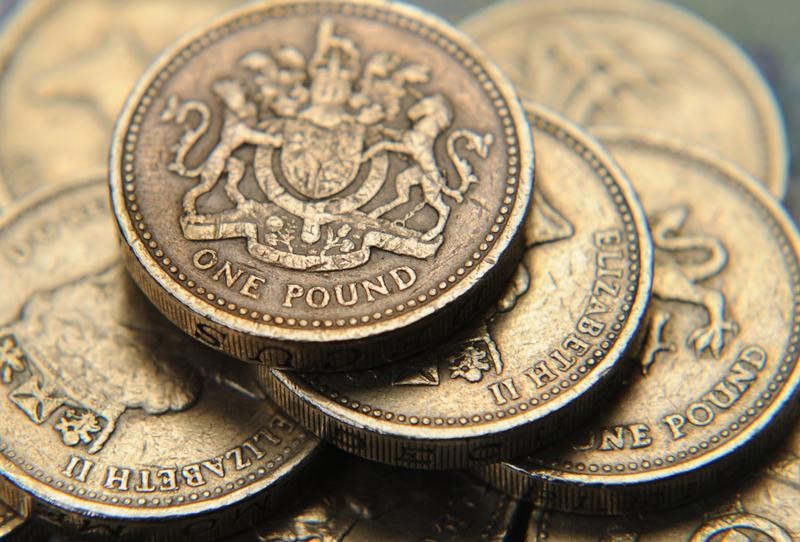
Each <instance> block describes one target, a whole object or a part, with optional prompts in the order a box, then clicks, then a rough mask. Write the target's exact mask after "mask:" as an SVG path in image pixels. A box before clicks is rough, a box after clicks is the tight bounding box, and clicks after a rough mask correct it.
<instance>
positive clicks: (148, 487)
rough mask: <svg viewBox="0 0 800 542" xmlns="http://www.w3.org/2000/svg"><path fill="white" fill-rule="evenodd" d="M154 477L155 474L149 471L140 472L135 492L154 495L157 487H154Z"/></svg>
mask: <svg viewBox="0 0 800 542" xmlns="http://www.w3.org/2000/svg"><path fill="white" fill-rule="evenodd" d="M152 476H153V473H152V472H150V471H149V470H147V469H145V470H142V471H139V483H138V484H137V485H136V487H135V488H134V491H138V492H140V493H153V492H154V491H155V490H156V486H154V485H153V482H152V480H151V478H152Z"/></svg>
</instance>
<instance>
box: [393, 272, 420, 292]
mask: <svg viewBox="0 0 800 542" xmlns="http://www.w3.org/2000/svg"><path fill="white" fill-rule="evenodd" d="M389 275H390V276H391V277H392V279H394V283H395V284H396V285H397V289H398V290H400V291H401V292H404V291H406V290H408V289H409V288H411V287H412V286H414V284H415V283H416V282H417V273H416V271H414V270H413V269H411V268H410V267H405V266H403V267H398V268H397V269H393V270H391V271H389Z"/></svg>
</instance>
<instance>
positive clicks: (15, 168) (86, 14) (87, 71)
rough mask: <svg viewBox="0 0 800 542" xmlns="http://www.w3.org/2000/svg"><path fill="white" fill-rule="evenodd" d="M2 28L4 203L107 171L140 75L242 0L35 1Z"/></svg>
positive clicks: (0, 194)
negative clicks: (117, 128) (117, 127)
mask: <svg viewBox="0 0 800 542" xmlns="http://www.w3.org/2000/svg"><path fill="white" fill-rule="evenodd" d="M17 4H19V5H18V6H17V7H16V9H15V11H14V12H12V14H11V16H10V20H9V21H8V22H7V23H5V25H4V28H3V32H2V34H0V65H2V71H0V206H5V205H6V204H8V203H9V202H10V201H11V200H13V199H17V198H20V197H22V196H24V195H26V194H28V193H30V192H32V191H34V190H36V189H38V188H44V187H48V186H54V185H62V184H66V183H69V182H75V181H85V180H87V179H89V178H91V176H92V175H96V176H97V177H100V176H103V175H105V171H106V168H107V163H108V147H109V141H108V138H109V134H110V133H111V132H112V129H113V126H114V121H115V120H116V117H117V115H118V114H119V110H120V109H121V108H122V105H123V103H124V102H125V97H126V96H127V95H128V93H129V92H130V89H131V87H133V85H134V83H135V82H136V79H137V78H138V77H139V76H140V75H141V73H142V72H143V71H144V69H145V68H146V67H147V66H148V64H150V62H151V61H152V59H153V58H154V57H155V56H156V54H157V53H158V52H159V51H160V50H161V49H162V48H163V47H164V46H166V45H167V44H169V43H170V42H171V41H173V40H174V39H176V38H177V37H178V36H180V35H181V34H182V33H184V32H185V31H187V30H189V29H190V28H192V27H194V26H196V25H199V24H200V23H202V22H205V21H206V20H208V19H209V18H211V17H213V16H214V15H216V14H218V13H219V12H221V11H222V10H225V9H227V8H229V7H232V6H234V5H239V4H241V1H240V0H136V2H124V1H119V0H68V1H67V0H26V1H24V2H17Z"/></svg>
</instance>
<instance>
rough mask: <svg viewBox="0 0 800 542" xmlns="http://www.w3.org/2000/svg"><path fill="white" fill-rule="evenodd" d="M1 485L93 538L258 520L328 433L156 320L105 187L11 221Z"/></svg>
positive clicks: (1, 231)
mask: <svg viewBox="0 0 800 542" xmlns="http://www.w3.org/2000/svg"><path fill="white" fill-rule="evenodd" d="M0 247H2V253H3V256H4V257H3V259H2V265H0V284H2V288H0V291H1V292H2V294H0V299H2V302H0V473H2V478H0V486H2V487H1V488H0V489H1V490H2V492H3V494H4V495H6V494H8V495H12V496H13V497H14V498H16V499H19V500H20V502H23V503H25V505H26V508H29V509H30V510H31V515H32V516H37V517H39V518H40V519H43V520H44V521H46V522H50V523H53V524H55V525H57V526H58V528H59V529H71V530H73V531H75V532H77V533H78V534H82V535H86V536H88V535H96V536H106V537H112V538H115V539H123V540H142V539H145V538H147V539H148V540H160V539H162V538H163V539H168V540H175V539H177V538H178V537H190V538H191V539H192V540H198V539H209V538H212V537H215V536H218V535H219V534H220V533H221V532H224V531H225V530H227V529H228V528H231V529H233V528H245V527H247V526H249V525H252V524H253V522H254V521H255V520H256V519H258V518H259V517H260V515H261V513H262V510H261V508H263V507H264V506H265V505H266V504H267V503H270V502H272V500H273V499H280V498H281V497H280V496H281V495H283V494H284V492H287V491H291V490H292V489H293V485H294V484H293V481H296V480H297V476H296V475H298V474H300V473H301V471H303V470H304V469H305V468H306V465H307V464H308V462H309V460H310V459H311V458H312V457H313V455H314V452H315V451H316V450H317V448H318V446H319V443H318V441H317V439H316V438H314V437H313V436H311V435H310V434H309V433H307V432H306V431H304V430H303V429H301V428H300V427H298V426H297V425H296V424H295V423H294V422H293V421H292V420H290V419H289V418H288V417H287V416H286V415H284V414H283V413H282V412H281V411H280V410H278V408H277V407H276V406H275V405H274V404H273V403H271V402H270V401H267V400H266V399H264V398H263V395H261V394H260V393H259V392H258V390H257V389H254V387H253V385H252V384H251V381H252V380H253V379H254V378H255V377H254V376H253V375H252V374H251V368H250V367H249V366H247V365H245V364H231V363H227V364H226V363H224V362H225V360H221V359H218V355H217V354H215V353H213V352H209V351H207V350H206V349H204V348H202V347H200V346H199V345H198V344H196V343H195V342H194V341H191V340H190V339H188V338H187V337H185V336H184V335H183V334H182V333H180V332H179V331H178V330H177V329H174V327H173V326H172V325H171V324H169V322H167V321H166V320H165V319H164V318H163V317H161V316H160V315H159V314H158V313H157V312H156V311H155V309H154V308H153V307H152V305H150V304H149V303H148V302H147V300H146V299H144V298H143V296H141V294H140V292H139V291H138V289H137V288H136V286H135V285H134V284H133V282H132V281H131V280H130V279H129V278H128V276H127V274H126V273H125V271H124V268H123V265H122V263H121V262H120V261H119V255H118V245H117V242H116V235H115V231H114V228H113V224H112V221H111V220H110V213H109V209H108V204H107V184H106V183H104V182H93V183H90V184H83V185H77V186H75V187H73V188H69V189H64V190H63V191H62V192H60V193H54V194H52V195H46V196H42V197H41V198H39V199H37V200H33V201H31V202H29V203H28V204H27V205H25V206H24V207H21V208H19V209H17V210H15V211H13V212H10V213H9V214H8V215H7V216H6V218H5V219H4V220H3V223H2V224H1V225H0Z"/></svg>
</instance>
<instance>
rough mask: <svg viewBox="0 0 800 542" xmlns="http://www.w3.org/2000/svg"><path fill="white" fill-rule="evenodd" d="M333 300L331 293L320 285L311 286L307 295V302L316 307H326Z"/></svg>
mask: <svg viewBox="0 0 800 542" xmlns="http://www.w3.org/2000/svg"><path fill="white" fill-rule="evenodd" d="M330 302H331V294H330V293H328V290H326V289H325V288H320V287H319V286H317V287H315V288H311V289H310V290H309V291H308V294H307V295H306V303H308V306H309V307H311V308H314V309H324V308H325V307H327V306H328V305H330Z"/></svg>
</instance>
